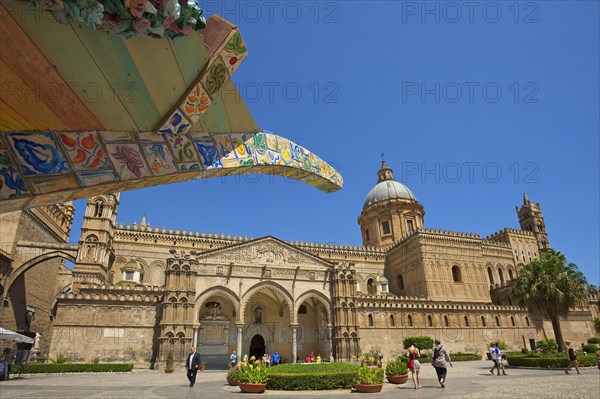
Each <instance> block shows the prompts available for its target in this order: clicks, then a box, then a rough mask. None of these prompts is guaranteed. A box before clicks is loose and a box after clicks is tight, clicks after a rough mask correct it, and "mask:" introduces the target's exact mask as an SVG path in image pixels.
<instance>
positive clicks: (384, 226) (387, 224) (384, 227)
mask: <svg viewBox="0 0 600 399" xmlns="http://www.w3.org/2000/svg"><path fill="white" fill-rule="evenodd" d="M381 229H382V230H383V235H384V236H387V235H389V234H392V230H391V229H390V221H389V220H386V221H385V222H383V223H381Z"/></svg>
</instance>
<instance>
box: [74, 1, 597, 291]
mask: <svg viewBox="0 0 600 399" xmlns="http://www.w3.org/2000/svg"><path fill="white" fill-rule="evenodd" d="M200 4H201V5H202V6H204V7H205V9H207V11H208V12H209V13H211V12H214V11H216V12H218V13H220V14H221V15H223V16H224V17H225V18H227V19H228V20H230V21H232V22H234V23H235V24H237V25H238V26H239V28H240V30H241V32H242V35H243V37H244V40H245V41H246V44H247V47H248V49H249V57H248V58H247V59H246V60H245V62H244V63H243V64H242V66H241V67H240V69H239V70H238V71H237V72H236V74H235V75H234V81H235V82H236V83H237V84H238V86H239V89H240V91H241V93H242V94H243V95H244V96H245V98H246V100H247V103H248V106H249V108H250V110H251V112H252V113H253V115H254V116H255V118H256V120H257V121H258V123H259V125H260V126H261V128H263V129H266V130H271V131H273V132H275V133H277V134H280V135H282V136H284V137H288V138H290V139H292V140H294V141H296V142H298V143H300V144H302V145H304V146H305V147H306V148H308V149H310V150H311V151H313V152H315V153H316V154H318V155H319V156H321V157H322V158H323V159H325V160H327V161H329V162H330V163H332V164H334V165H335V166H336V167H337V168H338V169H339V171H340V172H341V173H342V176H343V177H344V179H345V184H344V189H343V190H342V191H340V192H337V193H334V194H325V193H322V192H320V191H318V190H316V189H314V188H312V187H310V186H307V185H304V184H301V183H297V182H290V181H287V180H284V179H282V178H278V177H269V176H259V177H252V176H249V177H237V178H227V179H224V180H221V179H216V180H207V181H204V182H202V181H193V182H186V183H179V184H175V185H169V186H163V187H156V188H150V189H144V190H137V191H133V192H131V191H130V192H125V193H123V194H122V196H121V207H120V211H119V216H118V221H120V222H123V223H133V222H134V221H137V222H138V223H139V221H140V220H141V217H142V216H143V215H146V217H147V219H148V221H149V222H150V223H151V224H152V225H153V226H159V227H166V228H169V227H172V228H174V229H177V228H179V229H181V230H183V229H186V230H190V229H191V230H198V231H200V232H202V231H206V232H218V233H221V232H223V233H225V234H228V233H229V234H232V235H233V234H237V235H242V236H244V235H247V236H254V237H260V236H264V235H273V236H275V237H278V238H281V239H285V240H298V241H312V242H324V243H340V244H349V245H360V243H361V239H360V232H359V227H358V224H357V217H358V215H359V213H360V211H361V208H362V203H363V200H364V197H365V196H366V194H367V192H368V191H369V190H370V189H371V188H372V187H373V185H374V184H375V183H376V172H377V170H378V168H379V166H380V162H381V161H380V156H381V153H385V159H386V161H387V164H388V165H389V166H390V167H392V168H394V172H395V177H396V179H397V180H399V181H402V182H403V183H405V184H406V185H407V186H408V187H410V188H411V190H412V191H413V192H414V193H415V195H416V196H417V198H418V200H419V201H420V202H421V203H422V204H423V206H424V207H425V211H426V216H425V223H426V225H427V226H428V227H432V228H440V229H446V230H454V231H463V232H472V233H479V234H480V235H482V236H487V235H489V234H491V233H493V232H495V231H498V230H500V229H502V228H504V227H513V228H517V227H518V219H517V216H516V213H515V205H517V204H519V205H520V204H521V203H522V194H523V192H527V194H528V195H529V198H530V199H531V200H533V201H538V202H540V203H541V204H542V210H543V212H544V216H545V219H546V225H547V229H548V232H549V238H550V243H551V245H552V247H554V248H556V249H558V250H560V251H562V252H564V253H565V254H566V255H567V258H568V260H569V261H571V262H574V263H576V264H577V265H578V266H579V267H580V269H581V270H582V271H584V273H585V274H586V276H587V278H588V280H589V281H590V282H591V283H595V284H598V282H599V279H600V277H599V269H600V267H599V266H600V265H599V225H600V223H599V191H600V190H599V170H600V165H599V152H600V144H599V132H600V126H599V109H600V107H599V105H600V104H599V86H600V82H599V71H600V65H599V49H600V43H599V37H600V32H599V15H600V10H599V6H598V4H599V3H598V2H597V1H579V2H578V1H537V2H519V3H517V5H516V6H515V2H514V1H509V2H503V1H500V2H485V1H482V2H476V3H475V4H473V6H472V8H471V9H470V8H469V6H466V5H464V2H433V1H432V2H421V1H419V2H391V1H389V2H388V1H382V2H366V1H348V2H345V1H344V2H342V1H339V2H320V3H317V2H314V1H307V2H289V3H286V2H266V1H265V2H262V1H258V2H252V1H251V2H242V1H240V2H222V1H216V2H200ZM84 203H85V201H77V203H76V207H77V220H76V224H75V226H74V230H73V232H74V234H73V235H72V238H71V240H72V241H77V240H78V236H79V228H80V225H81V217H82V212H83V208H84Z"/></svg>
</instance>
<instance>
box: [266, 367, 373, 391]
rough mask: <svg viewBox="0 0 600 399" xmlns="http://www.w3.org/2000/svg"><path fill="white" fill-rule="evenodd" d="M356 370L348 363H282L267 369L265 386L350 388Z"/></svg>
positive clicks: (313, 388) (296, 389) (293, 389)
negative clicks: (307, 364) (267, 377)
mask: <svg viewBox="0 0 600 399" xmlns="http://www.w3.org/2000/svg"><path fill="white" fill-rule="evenodd" d="M357 372H358V366H356V365H353V364H348V363H319V364H311V365H309V367H307V366H306V365H303V364H282V365H279V366H273V367H269V368H268V369H267V374H268V376H269V380H268V382H267V388H268V389H275V390H282V391H300V390H323V389H339V388H352V387H353V386H354V383H355V381H356V375H357ZM382 372H383V370H382Z"/></svg>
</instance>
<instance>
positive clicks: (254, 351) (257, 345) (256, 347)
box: [250, 334, 267, 359]
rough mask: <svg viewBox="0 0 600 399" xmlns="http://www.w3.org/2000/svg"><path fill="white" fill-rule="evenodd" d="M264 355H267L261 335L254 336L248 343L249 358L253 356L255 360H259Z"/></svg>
mask: <svg viewBox="0 0 600 399" xmlns="http://www.w3.org/2000/svg"><path fill="white" fill-rule="evenodd" d="M265 353H267V349H266V348H265V339H264V338H263V337H262V335H260V334H256V335H255V336H254V337H252V340H251V341H250V357H252V356H254V357H255V358H256V359H260V358H261V357H262V355H264V354H265Z"/></svg>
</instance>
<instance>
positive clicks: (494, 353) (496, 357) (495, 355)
mask: <svg viewBox="0 0 600 399" xmlns="http://www.w3.org/2000/svg"><path fill="white" fill-rule="evenodd" d="M489 352H490V356H491V357H492V362H494V366H493V367H492V368H491V369H490V373H492V375H494V369H496V373H497V374H498V375H500V364H501V361H502V357H501V355H500V348H498V342H496V343H492V344H491V345H490V349H489Z"/></svg>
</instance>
